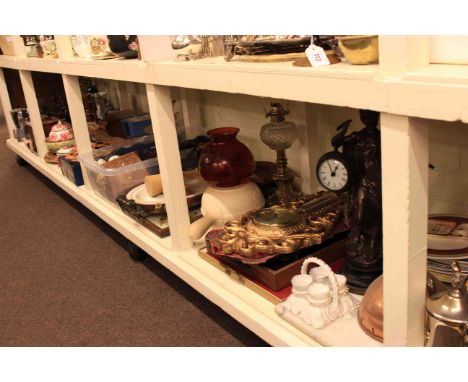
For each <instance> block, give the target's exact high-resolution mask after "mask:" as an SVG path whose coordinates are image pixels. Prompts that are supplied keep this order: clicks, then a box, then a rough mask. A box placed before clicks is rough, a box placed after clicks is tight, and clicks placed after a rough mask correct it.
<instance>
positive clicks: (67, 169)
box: [58, 155, 84, 187]
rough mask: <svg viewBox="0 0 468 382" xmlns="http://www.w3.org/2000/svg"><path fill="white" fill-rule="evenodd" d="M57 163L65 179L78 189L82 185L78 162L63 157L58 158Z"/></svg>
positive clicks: (81, 174)
mask: <svg viewBox="0 0 468 382" xmlns="http://www.w3.org/2000/svg"><path fill="white" fill-rule="evenodd" d="M58 161H59V166H60V169H61V170H62V174H63V175H64V176H65V177H66V178H68V179H69V180H70V181H72V182H73V183H75V184H76V185H77V186H78V187H79V186H82V185H83V184H84V180H83V173H82V172H81V166H80V162H78V161H77V160H76V161H75V160H70V159H66V158H65V156H64V155H62V156H59V158H58Z"/></svg>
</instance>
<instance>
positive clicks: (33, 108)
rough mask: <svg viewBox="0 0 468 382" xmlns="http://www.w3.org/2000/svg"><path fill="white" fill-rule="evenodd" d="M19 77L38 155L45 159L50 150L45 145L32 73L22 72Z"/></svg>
mask: <svg viewBox="0 0 468 382" xmlns="http://www.w3.org/2000/svg"><path fill="white" fill-rule="evenodd" d="M19 76H20V80H21V85H22V86H23V92H24V98H25V100H26V108H27V109H28V113H29V119H30V121H31V127H32V131H33V134H34V140H35V142H36V147H37V154H38V155H39V158H44V155H45V154H47V152H48V151H49V150H47V146H46V144H45V133H44V127H43V126H42V118H41V112H40V110H39V104H38V103H37V97H36V90H35V89H34V82H33V78H32V73H31V72H30V71H28V70H20V71H19Z"/></svg>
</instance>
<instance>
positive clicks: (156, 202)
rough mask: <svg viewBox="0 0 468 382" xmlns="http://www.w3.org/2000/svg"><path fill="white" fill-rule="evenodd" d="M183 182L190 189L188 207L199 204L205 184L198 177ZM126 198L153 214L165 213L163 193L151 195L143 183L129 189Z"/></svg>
mask: <svg viewBox="0 0 468 382" xmlns="http://www.w3.org/2000/svg"><path fill="white" fill-rule="evenodd" d="M185 184H186V186H188V187H189V190H190V194H188V195H187V205H188V207H189V208H191V207H194V206H196V205H199V204H200V202H201V197H202V194H203V192H204V191H205V189H206V187H207V184H206V183H205V182H204V181H203V180H202V179H200V178H198V179H197V178H196V179H190V180H188V181H186V182H185ZM127 199H128V200H133V201H135V203H136V204H137V205H139V206H141V207H142V208H143V209H144V210H145V211H146V212H149V213H153V214H165V213H166V206H165V203H166V202H165V199H164V194H160V195H157V196H155V197H151V196H150V195H149V194H148V192H147V191H146V187H145V184H140V185H139V186H137V187H135V188H134V189H132V190H130V191H129V192H128V194H127Z"/></svg>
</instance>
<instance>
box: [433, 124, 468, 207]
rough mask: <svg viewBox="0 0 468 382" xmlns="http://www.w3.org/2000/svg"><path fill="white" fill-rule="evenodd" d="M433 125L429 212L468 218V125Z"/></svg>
mask: <svg viewBox="0 0 468 382" xmlns="http://www.w3.org/2000/svg"><path fill="white" fill-rule="evenodd" d="M427 123H428V124H429V139H430V141H429V162H430V163H431V164H433V165H434V166H435V169H434V170H429V213H452V214H462V215H463V214H464V215H468V125H466V124H463V123H458V122H441V121H427Z"/></svg>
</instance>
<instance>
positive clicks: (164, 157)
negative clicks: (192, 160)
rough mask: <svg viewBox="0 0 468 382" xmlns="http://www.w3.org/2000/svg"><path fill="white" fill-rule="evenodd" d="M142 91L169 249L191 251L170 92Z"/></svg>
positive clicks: (152, 88)
mask: <svg viewBox="0 0 468 382" xmlns="http://www.w3.org/2000/svg"><path fill="white" fill-rule="evenodd" d="M146 90H147V94H148V103H149V109H150V114H151V121H152V125H153V133H154V140H155V143H156V150H157V153H158V163H159V169H160V172H161V179H162V184H163V188H164V199H165V203H166V211H167V218H168V222H169V227H170V230H171V238H172V246H173V250H174V251H182V250H185V249H189V248H191V246H192V241H191V240H190V238H189V237H188V234H187V232H188V228H189V225H190V220H189V212H188V207H187V199H186V195H185V186H184V179H183V174H182V164H181V159H180V152H179V144H178V141H177V132H176V127H175V121H174V112H173V109H172V98H171V91H170V90H171V89H170V88H169V87H166V86H157V85H151V84H147V85H146Z"/></svg>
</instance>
